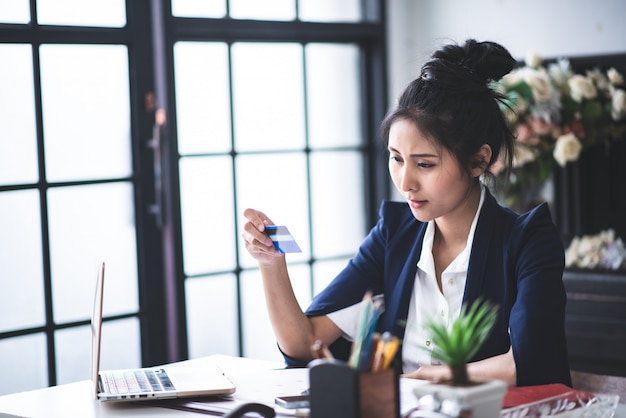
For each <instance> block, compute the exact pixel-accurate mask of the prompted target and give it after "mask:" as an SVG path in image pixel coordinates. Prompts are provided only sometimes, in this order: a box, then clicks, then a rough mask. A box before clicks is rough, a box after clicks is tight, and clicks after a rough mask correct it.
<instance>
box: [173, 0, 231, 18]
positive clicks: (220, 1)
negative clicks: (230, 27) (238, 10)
mask: <svg viewBox="0 0 626 418" xmlns="http://www.w3.org/2000/svg"><path fill="white" fill-rule="evenodd" d="M172 15H174V16H178V17H213V18H217V17H224V16H225V15H226V0H172Z"/></svg>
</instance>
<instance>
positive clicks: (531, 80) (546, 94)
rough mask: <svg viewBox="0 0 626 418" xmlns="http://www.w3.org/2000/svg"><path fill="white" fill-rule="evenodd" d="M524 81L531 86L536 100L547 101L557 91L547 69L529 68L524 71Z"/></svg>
mask: <svg viewBox="0 0 626 418" xmlns="http://www.w3.org/2000/svg"><path fill="white" fill-rule="evenodd" d="M524 81H526V83H527V84H528V85H529V86H530V89H531V90H532V92H533V98H534V99H535V101H536V102H545V101H547V100H548V99H550V98H551V97H552V96H553V95H554V93H555V91H554V86H552V83H551V82H550V77H549V76H548V73H547V72H546V71H545V70H543V69H542V70H533V69H530V68H527V69H526V71H525V72H524Z"/></svg>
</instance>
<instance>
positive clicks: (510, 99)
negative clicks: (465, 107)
mask: <svg viewBox="0 0 626 418" xmlns="http://www.w3.org/2000/svg"><path fill="white" fill-rule="evenodd" d="M496 89H498V91H500V92H502V93H503V94H504V95H505V96H506V100H505V102H504V103H502V104H501V110H502V112H503V114H504V116H505V119H506V121H507V124H508V126H509V128H510V129H511V131H512V132H513V133H514V135H515V137H516V147H515V155H514V156H513V167H512V171H511V177H510V179H509V181H508V182H507V181H505V180H504V179H503V180H502V181H497V185H498V188H501V187H502V189H501V190H500V191H501V193H500V195H501V196H502V198H504V200H505V201H504V202H503V203H505V204H507V205H509V206H515V205H514V204H513V203H514V202H513V201H512V199H519V198H520V197H522V196H523V195H524V194H525V193H527V192H528V190H529V189H530V190H532V189H537V188H541V187H542V186H543V184H544V183H545V181H546V180H547V179H548V178H549V177H550V175H551V174H552V172H553V171H554V170H555V169H556V168H557V167H559V166H560V167H564V166H566V165H567V164H568V163H569V162H571V161H576V160H577V159H578V158H579V156H580V153H581V152H582V151H583V150H584V149H586V148H589V147H592V146H594V145H598V144H604V145H605V146H610V143H611V142H612V141H614V140H622V139H623V138H624V137H625V136H626V91H625V90H624V78H623V76H622V74H620V73H619V72H618V71H617V70H616V69H615V68H610V69H608V70H607V71H605V72H603V71H601V70H600V69H599V68H594V69H592V70H588V71H586V73H585V74H584V75H583V74H576V73H574V72H573V70H572V68H571V66H570V63H569V60H567V59H560V60H558V61H556V62H555V63H552V64H550V65H548V66H547V67H546V66H544V65H542V63H541V58H540V57H539V56H538V55H537V54H530V55H529V56H528V57H527V58H526V61H525V65H524V66H523V67H519V68H516V69H514V70H513V71H511V72H510V73H509V74H507V75H506V76H504V77H503V79H502V80H500V81H499V82H498V83H497V84H496ZM501 170H502V164H495V165H494V168H493V170H492V173H493V174H494V175H496V178H498V175H499V174H501ZM526 203H527V204H528V203H533V202H526ZM519 209H524V208H519ZM526 209H527V208H526Z"/></svg>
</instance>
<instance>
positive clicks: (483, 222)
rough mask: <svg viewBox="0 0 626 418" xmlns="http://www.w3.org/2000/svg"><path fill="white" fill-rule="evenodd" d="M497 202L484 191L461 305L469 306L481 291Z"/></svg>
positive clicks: (494, 223) (487, 191) (496, 212)
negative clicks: (483, 199)
mask: <svg viewBox="0 0 626 418" xmlns="http://www.w3.org/2000/svg"><path fill="white" fill-rule="evenodd" d="M497 208H498V202H497V201H496V199H495V198H494V197H493V196H492V195H491V193H489V190H485V201H484V202H483V207H482V210H481V212H480V215H479V216H478V223H477V224H476V231H475V232H474V242H473V243H472V251H471V254H470V259H469V265H468V266H467V280H466V282H465V294H464V295H463V303H465V304H468V305H469V304H471V303H472V302H474V301H475V300H476V299H477V298H478V297H479V296H480V295H481V294H482V291H483V284H484V279H485V274H486V273H487V272H486V265H487V260H488V254H489V243H490V241H491V236H492V233H493V228H494V226H495V225H496V224H498V222H495V219H496V218H497V217H498V210H497Z"/></svg>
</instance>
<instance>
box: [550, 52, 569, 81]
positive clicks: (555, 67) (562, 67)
mask: <svg viewBox="0 0 626 418" xmlns="http://www.w3.org/2000/svg"><path fill="white" fill-rule="evenodd" d="M548 74H549V75H550V78H551V79H552V80H553V81H554V83H555V84H556V85H557V86H558V87H559V88H563V87H565V86H567V80H568V79H569V78H570V77H571V76H572V70H571V68H570V64H569V60H567V59H559V60H558V61H557V62H556V63H554V64H550V65H549V66H548Z"/></svg>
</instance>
